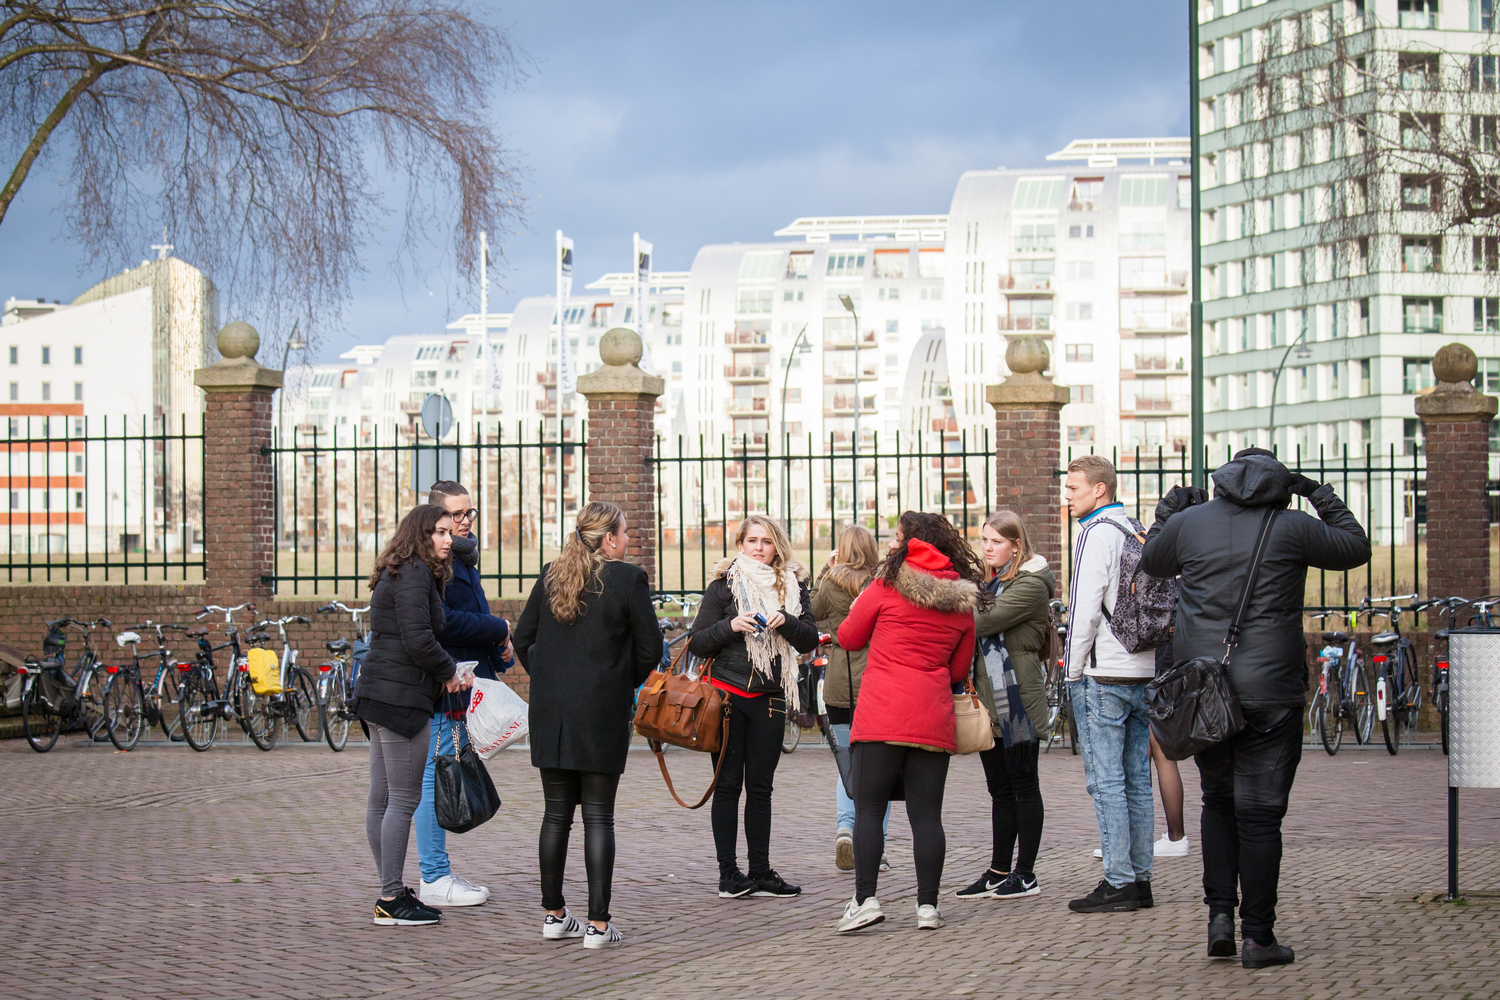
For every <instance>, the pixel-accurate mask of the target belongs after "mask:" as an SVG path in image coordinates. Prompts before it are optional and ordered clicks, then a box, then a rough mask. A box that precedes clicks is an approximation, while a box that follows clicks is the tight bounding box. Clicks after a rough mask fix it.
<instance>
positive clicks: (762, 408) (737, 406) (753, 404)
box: [728, 396, 771, 416]
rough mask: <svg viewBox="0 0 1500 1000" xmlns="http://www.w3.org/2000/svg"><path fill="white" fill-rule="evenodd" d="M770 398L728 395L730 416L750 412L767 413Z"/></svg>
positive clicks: (769, 406)
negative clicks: (747, 397)
mask: <svg viewBox="0 0 1500 1000" xmlns="http://www.w3.org/2000/svg"><path fill="white" fill-rule="evenodd" d="M770 404H771V400H770V399H769V398H768V397H766V396H752V397H750V398H749V399H746V398H744V397H730V400H729V404H728V405H729V413H730V415H731V416H741V415H744V414H752V413H768V412H770V408H771V405H770Z"/></svg>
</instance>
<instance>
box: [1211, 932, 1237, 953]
mask: <svg viewBox="0 0 1500 1000" xmlns="http://www.w3.org/2000/svg"><path fill="white" fill-rule="evenodd" d="M1238 954H1239V950H1238V949H1237V948H1235V946H1234V938H1232V937H1227V938H1218V939H1217V940H1214V941H1210V942H1208V957H1209V958H1234V957H1235V956H1236V955H1238Z"/></svg>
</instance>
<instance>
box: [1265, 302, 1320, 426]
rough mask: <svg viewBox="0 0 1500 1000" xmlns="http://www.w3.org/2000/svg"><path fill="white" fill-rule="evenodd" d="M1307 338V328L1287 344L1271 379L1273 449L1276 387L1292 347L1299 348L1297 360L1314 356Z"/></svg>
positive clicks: (1270, 418) (1269, 423)
mask: <svg viewBox="0 0 1500 1000" xmlns="http://www.w3.org/2000/svg"><path fill="white" fill-rule="evenodd" d="M1306 339H1307V329H1306V328H1305V327H1304V328H1303V330H1302V332H1301V333H1299V334H1298V335H1297V339H1296V340H1294V341H1292V342H1291V343H1290V344H1288V345H1286V350H1285V351H1284V352H1283V353H1282V355H1281V364H1279V365H1277V366H1276V376H1275V377H1274V378H1272V379H1271V414H1270V417H1269V419H1268V421H1267V423H1268V426H1267V428H1266V430H1267V432H1268V435H1269V438H1270V440H1269V442H1268V443H1269V445H1270V448H1271V450H1272V451H1275V450H1276V388H1277V386H1279V385H1280V384H1281V373H1282V372H1283V371H1285V370H1286V359H1287V358H1289V357H1290V356H1291V354H1292V349H1293V348H1296V349H1297V360H1298V361H1306V360H1307V359H1308V358H1310V357H1312V351H1311V350H1310V349H1309V348H1308V346H1307V345H1306V344H1305V343H1303V341H1304V340H1306Z"/></svg>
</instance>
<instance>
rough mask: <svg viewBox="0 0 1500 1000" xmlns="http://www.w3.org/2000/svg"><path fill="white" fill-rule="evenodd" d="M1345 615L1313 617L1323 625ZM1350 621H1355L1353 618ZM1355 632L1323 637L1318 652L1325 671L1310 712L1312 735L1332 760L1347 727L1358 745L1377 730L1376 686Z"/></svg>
mask: <svg viewBox="0 0 1500 1000" xmlns="http://www.w3.org/2000/svg"><path fill="white" fill-rule="evenodd" d="M1343 614H1344V612H1342V611H1319V612H1317V613H1315V614H1313V615H1311V616H1310V617H1312V618H1313V619H1314V620H1316V621H1323V620H1325V619H1327V618H1331V617H1340V616H1342V615H1343ZM1350 617H1351V620H1353V616H1352V615H1351V616H1350ZM1352 632H1353V626H1352V625H1351V627H1350V631H1349V632H1340V631H1325V632H1324V633H1323V648H1322V649H1321V650H1319V651H1318V662H1319V663H1320V664H1322V666H1323V669H1322V672H1321V673H1320V675H1319V678H1318V690H1317V691H1316V692H1315V693H1314V694H1313V699H1312V704H1311V705H1310V706H1308V710H1307V715H1308V722H1309V725H1310V728H1311V729H1312V733H1313V735H1314V736H1315V737H1316V738H1317V739H1318V740H1319V741H1320V742H1321V743H1322V744H1323V749H1324V750H1326V751H1328V754H1329V755H1330V756H1332V755H1333V754H1336V753H1338V752H1339V746H1340V745H1341V744H1342V743H1343V739H1344V726H1345V724H1346V723H1347V724H1348V726H1349V728H1350V730H1351V731H1352V732H1353V733H1354V739H1355V740H1356V742H1358V743H1361V744H1364V743H1368V742H1369V741H1370V737H1371V735H1372V734H1373V733H1374V730H1375V698H1374V684H1373V682H1372V681H1371V679H1370V669H1369V667H1368V666H1367V665H1366V663H1365V658H1364V653H1362V652H1361V651H1360V648H1359V643H1358V642H1357V641H1356V640H1355V639H1354V637H1353V634H1352Z"/></svg>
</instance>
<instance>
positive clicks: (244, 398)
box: [203, 390, 276, 605]
mask: <svg viewBox="0 0 1500 1000" xmlns="http://www.w3.org/2000/svg"><path fill="white" fill-rule="evenodd" d="M270 443H271V394H270V393H269V392H223V391H218V390H211V391H209V392H208V393H207V401H206V404H205V408H204V413H203V501H204V506H205V517H204V519H203V520H204V531H203V535H204V538H203V578H204V582H205V586H206V588H207V589H206V593H207V595H208V598H209V603H211V604H224V605H234V604H239V603H242V602H243V601H246V600H251V601H256V602H260V601H262V600H270V598H271V594H272V590H271V584H270V583H269V582H266V579H265V578H269V577H270V576H271V574H273V573H274V572H275V571H276V563H275V559H276V519H275V513H274V509H273V499H274V497H273V491H274V488H275V481H274V478H273V477H274V475H275V470H274V469H273V468H272V464H271V456H269V455H264V454H262V453H261V449H262V448H263V447H265V446H267V445H269V444H270Z"/></svg>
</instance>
